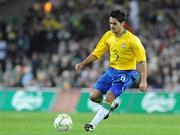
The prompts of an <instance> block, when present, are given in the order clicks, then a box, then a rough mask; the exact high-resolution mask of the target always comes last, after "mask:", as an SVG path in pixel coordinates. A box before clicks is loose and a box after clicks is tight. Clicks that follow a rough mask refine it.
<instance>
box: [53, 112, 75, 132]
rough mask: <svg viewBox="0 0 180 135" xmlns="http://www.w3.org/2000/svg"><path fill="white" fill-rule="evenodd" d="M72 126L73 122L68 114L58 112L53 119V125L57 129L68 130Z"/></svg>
mask: <svg viewBox="0 0 180 135" xmlns="http://www.w3.org/2000/svg"><path fill="white" fill-rule="evenodd" d="M72 126H73V122H72V119H71V117H70V116H69V115H68V114H65V113H63V114H59V115H58V116H57V117H56V118H55V120H54V127H55V129H56V130H58V131H68V130H70V129H71V128H72Z"/></svg>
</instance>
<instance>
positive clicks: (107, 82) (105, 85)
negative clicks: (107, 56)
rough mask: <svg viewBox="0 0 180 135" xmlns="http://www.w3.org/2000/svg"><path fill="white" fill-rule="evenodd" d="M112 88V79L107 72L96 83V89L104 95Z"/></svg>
mask: <svg viewBox="0 0 180 135" xmlns="http://www.w3.org/2000/svg"><path fill="white" fill-rule="evenodd" d="M111 86H112V77H111V76H110V74H109V71H108V70H107V71H106V72H105V73H104V74H103V75H102V76H101V77H100V78H99V79H98V80H97V81H96V83H95V85H94V89H96V90H99V91H100V92H101V93H102V94H106V92H107V91H108V90H109V89H110V88H111Z"/></svg>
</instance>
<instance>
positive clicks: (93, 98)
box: [90, 94, 98, 102]
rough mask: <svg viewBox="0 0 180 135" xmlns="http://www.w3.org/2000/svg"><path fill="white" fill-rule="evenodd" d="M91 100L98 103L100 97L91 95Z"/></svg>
mask: <svg viewBox="0 0 180 135" xmlns="http://www.w3.org/2000/svg"><path fill="white" fill-rule="evenodd" d="M90 100H91V101H93V102H98V97H97V96H95V95H93V94H91V95H90Z"/></svg>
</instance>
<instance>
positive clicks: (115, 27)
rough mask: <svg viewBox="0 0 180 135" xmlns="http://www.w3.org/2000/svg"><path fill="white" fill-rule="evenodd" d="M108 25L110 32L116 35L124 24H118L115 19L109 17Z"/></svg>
mask: <svg viewBox="0 0 180 135" xmlns="http://www.w3.org/2000/svg"><path fill="white" fill-rule="evenodd" d="M109 25H110V29H111V31H112V32H114V33H118V32H121V30H122V29H123V25H124V22H122V23H120V22H119V21H118V20H117V19H116V18H113V17H110V18H109Z"/></svg>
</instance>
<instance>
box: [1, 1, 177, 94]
mask: <svg viewBox="0 0 180 135" xmlns="http://www.w3.org/2000/svg"><path fill="white" fill-rule="evenodd" d="M179 5H180V1H179V0H164V1H156V0H146V1H142V0H139V1H136V0H124V1H123V0H122V1H119V0H76V1H74V0H49V1H47V0H46V1H45V0H44V1H43V0H39V1H38V0H36V1H35V2H34V3H33V4H32V5H31V6H30V7H29V8H28V9H27V10H26V11H25V12H24V13H21V14H22V15H21V17H18V16H11V17H10V19H9V20H8V21H4V20H3V16H2V17H0V86H1V87H4V86H8V87H59V88H63V89H67V90H68V89H71V88H72V87H92V85H93V83H94V82H95V81H96V80H97V78H98V77H99V76H100V75H101V74H102V73H103V71H104V70H106V68H107V67H108V59H107V58H108V57H107V56H105V57H103V59H102V60H101V61H98V62H94V63H92V64H89V65H88V66H87V67H85V69H84V70H83V71H82V72H80V73H77V72H75V70H74V65H75V64H76V63H78V62H80V61H82V60H83V59H85V58H86V57H87V56H88V55H89V54H90V52H91V51H92V50H93V49H94V47H95V45H96V44H97V42H98V40H99V38H100V37H101V36H102V35H103V33H104V32H105V31H107V30H108V29H109V24H108V21H109V20H108V17H109V13H110V11H111V10H112V9H122V10H124V11H125V12H126V13H127V23H126V25H125V27H126V28H127V29H128V30H130V31H132V32H133V33H134V34H136V35H137V36H138V37H139V38H140V39H141V41H142V43H143V45H144V47H145V48H146V50H147V53H148V72H149V73H148V85H149V89H164V90H170V91H171V90H173V91H178V90H179V91H180V70H179V69H180V53H179V52H180V19H178V18H179V16H180V6H179ZM137 86H138V81H137V82H136V84H134V85H133V87H134V88H136V87H137Z"/></svg>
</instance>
